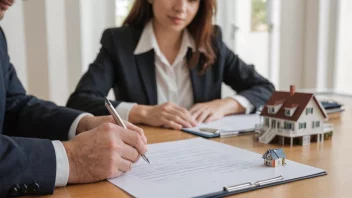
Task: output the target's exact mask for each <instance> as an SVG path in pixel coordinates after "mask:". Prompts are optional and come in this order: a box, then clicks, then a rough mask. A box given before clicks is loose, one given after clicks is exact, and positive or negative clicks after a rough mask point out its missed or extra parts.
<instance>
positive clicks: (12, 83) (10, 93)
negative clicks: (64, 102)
mask: <svg viewBox="0 0 352 198" xmlns="http://www.w3.org/2000/svg"><path fill="white" fill-rule="evenodd" d="M0 67H1V69H0V197H7V196H19V195H26V194H34V195H39V194H49V193H52V192H53V190H54V185H55V177H56V158H55V150H54V147H53V145H52V143H51V141H50V140H48V139H52V140H67V139H68V132H69V128H70V126H71V124H72V122H73V121H74V120H75V119H76V117H77V116H78V115H79V114H80V113H81V112H79V111H76V110H70V109H68V108H64V107H58V106H56V105H55V104H53V103H51V102H46V101H42V100H39V99H37V98H35V97H33V96H28V95H26V92H25V90H24V88H23V86H22V84H21V82H20V81H19V79H18V78H17V75H16V71H15V69H14V67H13V66H12V64H11V63H10V59H9V56H8V52H7V43H6V39H5V36H4V34H3V32H2V29H1V28H0ZM15 136H16V137H15ZM16 185H18V186H16ZM24 185H26V186H27V193H16V189H15V188H17V190H18V191H22V190H25V186H24Z"/></svg>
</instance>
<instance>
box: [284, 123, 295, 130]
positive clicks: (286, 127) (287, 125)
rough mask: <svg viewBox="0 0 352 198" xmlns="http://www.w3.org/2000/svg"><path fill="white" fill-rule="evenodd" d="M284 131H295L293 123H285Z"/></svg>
mask: <svg viewBox="0 0 352 198" xmlns="http://www.w3.org/2000/svg"><path fill="white" fill-rule="evenodd" d="M284 129H293V125H292V123H289V122H285V123H284Z"/></svg>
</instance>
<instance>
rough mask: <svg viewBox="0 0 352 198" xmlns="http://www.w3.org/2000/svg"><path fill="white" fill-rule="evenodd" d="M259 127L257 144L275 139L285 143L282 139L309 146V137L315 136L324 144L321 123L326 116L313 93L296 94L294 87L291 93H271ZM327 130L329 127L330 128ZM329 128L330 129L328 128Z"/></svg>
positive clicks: (291, 88) (322, 123)
mask: <svg viewBox="0 0 352 198" xmlns="http://www.w3.org/2000/svg"><path fill="white" fill-rule="evenodd" d="M261 116H262V124H261V125H259V126H257V128H256V130H257V132H259V134H260V137H259V141H260V142H262V143H265V144H269V143H270V142H271V141H272V140H273V139H274V137H276V136H280V137H281V139H280V138H279V140H280V141H281V142H282V144H284V141H285V137H286V138H290V140H291V146H292V144H293V138H297V137H300V138H302V145H308V144H310V137H311V136H312V135H316V136H317V141H318V142H319V141H324V133H327V132H330V131H331V130H328V131H327V130H324V120H326V119H327V118H328V117H327V114H326V112H325V109H324V108H323V107H322V105H321V104H320V102H319V101H318V100H317V99H316V97H315V96H314V95H313V94H309V93H296V92H295V87H294V86H291V87H290V92H281V91H277V92H274V93H273V95H272V96H271V98H270V99H269V100H268V102H267V103H266V104H265V106H264V108H263V110H262V113H261ZM329 127H330V126H329ZM331 128H332V126H331Z"/></svg>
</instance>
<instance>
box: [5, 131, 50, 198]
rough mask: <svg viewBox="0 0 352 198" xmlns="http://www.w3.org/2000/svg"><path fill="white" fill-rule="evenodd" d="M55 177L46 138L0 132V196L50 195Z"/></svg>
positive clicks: (48, 143) (48, 142)
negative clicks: (16, 135)
mask: <svg viewBox="0 0 352 198" xmlns="http://www.w3.org/2000/svg"><path fill="white" fill-rule="evenodd" d="M55 177H56V157H55V150H54V147H53V144H52V143H51V141H50V140H43V139H32V138H19V137H8V136H5V135H1V134H0V197H8V196H11V197H12V196H23V195H44V194H52V193H53V191H54V188H55ZM24 190H26V192H25V193H24Z"/></svg>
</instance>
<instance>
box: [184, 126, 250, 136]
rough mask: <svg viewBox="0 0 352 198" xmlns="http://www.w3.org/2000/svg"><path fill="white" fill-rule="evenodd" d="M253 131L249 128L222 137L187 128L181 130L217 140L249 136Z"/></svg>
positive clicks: (218, 134) (219, 134)
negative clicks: (219, 138)
mask: <svg viewBox="0 0 352 198" xmlns="http://www.w3.org/2000/svg"><path fill="white" fill-rule="evenodd" d="M254 130H255V129H254V128H253V129H252V128H251V129H245V130H241V131H234V132H233V133H230V134H223V135H222V134H221V133H220V132H219V133H214V132H206V131H202V132H198V131H197V130H193V129H187V128H184V129H182V131H184V132H187V133H191V134H193V135H197V136H200V137H204V138H218V137H233V136H241V135H249V134H252V133H255V131H254Z"/></svg>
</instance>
